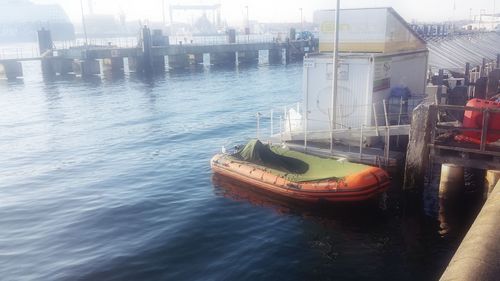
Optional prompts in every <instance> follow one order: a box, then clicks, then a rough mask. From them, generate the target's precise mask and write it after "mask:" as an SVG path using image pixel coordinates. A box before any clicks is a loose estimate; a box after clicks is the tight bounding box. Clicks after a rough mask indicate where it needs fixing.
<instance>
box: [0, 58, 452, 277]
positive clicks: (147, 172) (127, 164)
mask: <svg viewBox="0 0 500 281" xmlns="http://www.w3.org/2000/svg"><path fill="white" fill-rule="evenodd" d="M24 71H25V76H26V77H25V78H24V79H23V80H18V81H12V82H7V81H0V108H1V113H0V167H1V168H0V276H1V277H0V279H2V280H432V279H437V278H438V276H439V274H440V273H441V272H442V271H443V270H444V266H445V265H446V264H447V262H448V260H449V258H450V256H451V255H452V253H453V251H454V249H455V248H456V246H457V243H458V239H457V238H456V237H455V238H454V237H450V236H447V237H442V236H440V235H439V233H438V230H439V224H438V222H437V220H436V219H434V218H432V217H428V216H425V215H423V214H422V213H423V212H422V209H421V208H420V207H419V206H417V207H412V206H408V205H406V204H404V202H403V201H404V200H402V199H401V198H400V196H399V193H398V192H396V191H393V192H391V193H390V198H389V209H388V210H387V211H381V210H377V209H376V208H373V207H371V206H368V207H367V206H341V207H335V208H327V209H321V210H309V209H306V208H303V207H301V206H294V205H290V204H286V203H285V202H280V201H276V200H274V199H270V198H269V197H267V196H263V195H260V194H256V193H254V192H251V191H250V192H249V191H247V188H246V187H245V186H242V185H241V184H237V183H231V182H227V181H225V180H223V179H218V178H214V179H213V178H212V173H211V171H210V167H209V159H210V158H211V157H212V156H213V155H214V154H215V153H217V152H218V151H219V150H220V147H221V146H222V145H225V144H230V143H234V142H238V141H245V140H246V139H248V138H250V137H253V136H254V135H255V131H256V129H255V127H256V126H255V113H256V112H257V111H267V110H269V109H270V108H271V107H272V106H283V105H287V104H290V103H292V102H295V101H298V100H300V91H301V83H302V81H301V80H302V67H301V65H300V64H298V65H289V66H268V65H259V66H255V67H247V68H239V69H238V68H235V69H217V70H213V69H212V70H210V69H207V68H204V69H197V70H191V71H186V72H183V73H167V74H165V75H160V76H156V77H154V78H151V79H142V78H139V77H135V76H134V75H128V74H127V75H124V76H122V77H108V76H104V77H95V78H92V79H81V78H75V77H66V78H58V79H57V80H55V81H44V80H43V79H42V77H41V75H40V70H39V65H38V64H37V63H25V64H24ZM395 187H397V186H395Z"/></svg>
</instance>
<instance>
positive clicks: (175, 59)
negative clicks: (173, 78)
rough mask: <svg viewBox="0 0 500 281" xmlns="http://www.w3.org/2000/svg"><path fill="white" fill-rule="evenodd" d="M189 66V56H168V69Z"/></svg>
mask: <svg viewBox="0 0 500 281" xmlns="http://www.w3.org/2000/svg"><path fill="white" fill-rule="evenodd" d="M188 66H189V55H187V54H180V55H170V56H168V67H169V68H170V69H182V68H186V67H188Z"/></svg>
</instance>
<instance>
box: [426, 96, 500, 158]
mask: <svg viewBox="0 0 500 281" xmlns="http://www.w3.org/2000/svg"><path fill="white" fill-rule="evenodd" d="M433 106H434V107H435V112H436V114H433V115H431V128H432V131H431V142H430V145H431V147H432V148H437V149H442V150H449V151H457V152H465V153H477V154H483V155H492V156H497V157H500V146H499V145H498V144H495V143H494V142H493V141H492V137H491V136H492V135H493V134H495V135H498V136H500V130H497V129H492V128H490V127H491V125H492V124H493V123H492V122H493V120H491V117H492V115H493V114H495V115H497V114H498V115H497V116H500V108H478V107H470V106H457V105H433ZM450 111H455V112H456V111H458V112H465V111H470V112H478V113H480V114H481V126H480V127H477V126H476V127H465V126H464V125H463V124H462V123H461V122H459V121H456V122H451V123H450V122H444V121H440V119H441V118H440V115H442V114H447V112H450ZM476 125H478V124H476ZM457 132H458V133H460V136H463V135H462V133H467V132H469V133H470V132H472V133H475V134H474V135H475V136H476V137H469V136H465V137H461V138H460V140H459V141H457V140H456V138H454V139H453V140H452V141H448V142H445V141H442V140H439V138H440V136H442V135H443V134H444V135H456V133H457ZM469 135H470V134H469ZM477 136H479V139H478V138H477ZM488 137H490V140H488Z"/></svg>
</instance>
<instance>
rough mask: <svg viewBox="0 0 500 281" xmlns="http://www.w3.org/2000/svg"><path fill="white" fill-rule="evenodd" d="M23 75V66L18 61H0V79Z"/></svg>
mask: <svg viewBox="0 0 500 281" xmlns="http://www.w3.org/2000/svg"><path fill="white" fill-rule="evenodd" d="M22 76H23V66H22V65H21V63H20V62H18V61H13V60H5V61H0V79H16V78H19V77H22Z"/></svg>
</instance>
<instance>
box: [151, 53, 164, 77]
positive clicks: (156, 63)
mask: <svg viewBox="0 0 500 281" xmlns="http://www.w3.org/2000/svg"><path fill="white" fill-rule="evenodd" d="M151 66H152V68H153V72H155V73H162V72H165V56H154V57H152V58H151Z"/></svg>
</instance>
